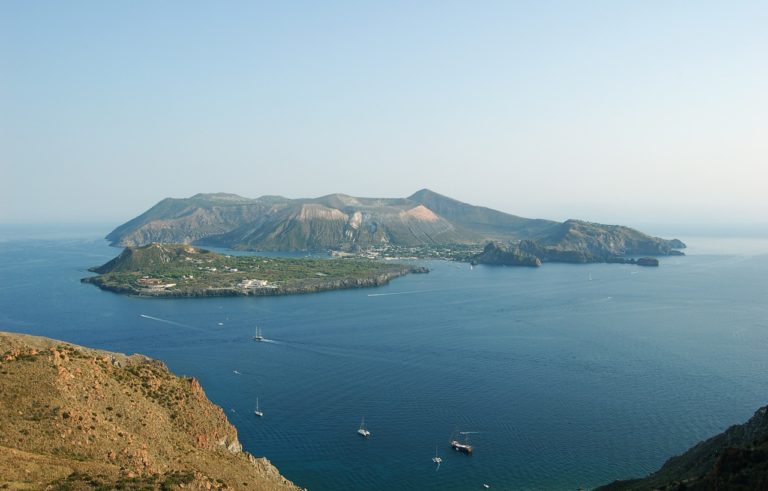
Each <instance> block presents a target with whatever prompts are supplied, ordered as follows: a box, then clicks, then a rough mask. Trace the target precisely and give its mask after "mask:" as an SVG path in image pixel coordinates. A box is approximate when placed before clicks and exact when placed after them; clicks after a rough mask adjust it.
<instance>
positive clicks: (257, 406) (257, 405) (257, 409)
mask: <svg viewBox="0 0 768 491" xmlns="http://www.w3.org/2000/svg"><path fill="white" fill-rule="evenodd" d="M253 414H255V415H256V416H258V417H260V418H261V417H262V416H264V413H262V412H261V411H260V410H259V398H258V397H257V398H256V410H255V411H253Z"/></svg>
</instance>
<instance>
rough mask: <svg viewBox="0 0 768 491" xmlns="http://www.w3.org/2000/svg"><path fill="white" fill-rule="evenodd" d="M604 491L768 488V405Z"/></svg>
mask: <svg viewBox="0 0 768 491" xmlns="http://www.w3.org/2000/svg"><path fill="white" fill-rule="evenodd" d="M597 489H598V490H601V491H630V490H631V491H637V490H650V489H657V490H670V491H671V490H675V491H677V490H691V491H704V490H720V489H722V490H725V489H727V490H736V491H751V490H756V489H768V406H766V407H762V408H760V409H758V410H757V412H755V414H754V416H752V418H750V419H749V421H747V422H746V423H744V424H741V425H735V426H731V427H730V428H728V429H727V430H725V431H724V432H723V433H720V434H719V435H716V436H714V437H712V438H710V439H709V440H706V441H703V442H701V443H699V444H697V445H695V446H694V447H693V448H691V449H690V450H688V451H687V452H685V453H683V454H682V455H679V456H676V457H672V458H671V459H669V460H668V461H667V462H666V463H665V464H664V465H663V466H662V467H661V469H659V470H658V471H656V472H654V473H653V474H651V475H650V476H648V477H645V478H643V479H633V480H627V481H615V482H613V483H611V484H608V485H605V486H602V487H599V488H597Z"/></svg>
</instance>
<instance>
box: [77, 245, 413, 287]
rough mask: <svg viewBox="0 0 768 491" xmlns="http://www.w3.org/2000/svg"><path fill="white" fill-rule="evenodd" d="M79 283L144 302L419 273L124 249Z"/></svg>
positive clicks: (170, 248)
mask: <svg viewBox="0 0 768 491" xmlns="http://www.w3.org/2000/svg"><path fill="white" fill-rule="evenodd" d="M92 271H94V272H97V273H100V276H96V277H90V278H84V279H83V281H84V282H87V283H93V284H96V285H98V286H99V287H101V288H104V289H106V290H111V291H115V292H119V293H129V294H135V295H150V296H224V295H281V294H290V293H306V292H313V291H321V290H330V289H336V288H356V287H365V286H377V285H382V284H386V283H387V282H388V281H389V280H390V279H392V278H396V277H398V276H403V275H405V274H408V273H411V272H426V270H425V269H424V268H418V267H413V266H406V265H402V264H394V263H387V262H381V261H372V260H367V259H360V258H356V259H316V258H283V257H280V258H278V257H260V256H230V255H225V254H218V253H214V252H211V251H207V250H204V249H198V248H195V247H191V246H186V245H178V244H170V245H168V244H163V245H161V244H152V245H149V246H144V247H128V248H126V249H125V250H124V251H123V252H122V253H121V254H120V256H118V257H117V258H115V259H113V260H112V261H109V262H108V263H106V264H104V265H103V266H100V267H98V268H93V269H92Z"/></svg>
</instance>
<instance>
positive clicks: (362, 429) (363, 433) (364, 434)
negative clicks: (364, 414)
mask: <svg viewBox="0 0 768 491" xmlns="http://www.w3.org/2000/svg"><path fill="white" fill-rule="evenodd" d="M357 434H358V435H360V436H362V437H363V438H368V437H369V436H371V432H370V431H368V430H366V429H365V418H363V420H362V421H361V422H360V428H358V429H357Z"/></svg>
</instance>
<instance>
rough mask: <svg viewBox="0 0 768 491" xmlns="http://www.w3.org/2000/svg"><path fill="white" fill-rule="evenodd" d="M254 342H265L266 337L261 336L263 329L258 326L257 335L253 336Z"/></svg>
mask: <svg viewBox="0 0 768 491" xmlns="http://www.w3.org/2000/svg"><path fill="white" fill-rule="evenodd" d="M253 340H254V341H264V336H262V335H261V328H260V327H259V326H256V334H255V335H254V336H253Z"/></svg>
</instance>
